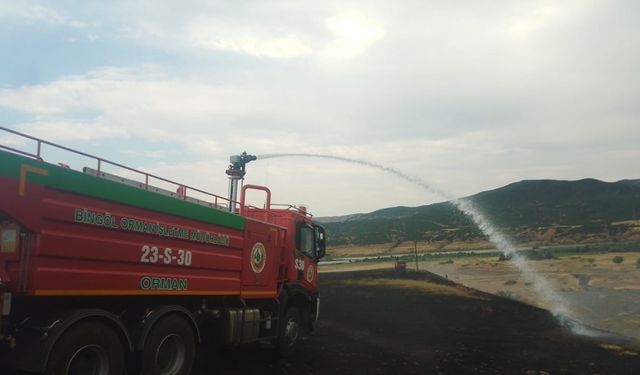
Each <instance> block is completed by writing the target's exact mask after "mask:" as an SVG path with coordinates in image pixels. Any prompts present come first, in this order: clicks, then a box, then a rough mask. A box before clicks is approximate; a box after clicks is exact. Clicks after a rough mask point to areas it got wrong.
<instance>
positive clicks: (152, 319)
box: [133, 305, 202, 350]
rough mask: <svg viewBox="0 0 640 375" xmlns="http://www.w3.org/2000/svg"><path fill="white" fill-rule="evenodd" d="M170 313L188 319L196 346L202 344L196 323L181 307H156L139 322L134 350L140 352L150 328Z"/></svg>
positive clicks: (189, 313)
mask: <svg viewBox="0 0 640 375" xmlns="http://www.w3.org/2000/svg"><path fill="white" fill-rule="evenodd" d="M170 313H178V314H180V315H182V316H185V317H187V318H188V321H189V322H190V323H191V325H192V326H193V330H194V332H195V333H196V338H197V340H198V344H200V343H201V342H202V339H201V337H200V327H199V326H198V324H197V323H196V320H195V319H194V317H193V314H191V312H190V311H189V310H187V309H185V308H184V307H182V306H176V305H166V306H158V307H156V308H154V309H153V310H152V311H151V312H149V313H148V314H147V315H146V316H145V317H144V319H142V321H141V322H140V326H139V328H138V329H136V330H135V333H134V340H133V342H134V346H133V349H134V350H142V349H143V348H144V343H145V342H146V341H147V336H149V333H150V332H151V328H153V326H154V325H155V324H156V322H157V321H158V320H160V318H162V317H164V316H165V315H167V314H170Z"/></svg>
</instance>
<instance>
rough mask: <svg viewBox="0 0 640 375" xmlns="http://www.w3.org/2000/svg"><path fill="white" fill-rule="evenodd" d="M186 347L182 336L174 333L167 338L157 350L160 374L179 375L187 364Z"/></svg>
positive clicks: (157, 363)
mask: <svg viewBox="0 0 640 375" xmlns="http://www.w3.org/2000/svg"><path fill="white" fill-rule="evenodd" d="M185 356H186V347H185V343H184V340H183V339H182V337H181V336H179V335H177V334H175V333H172V334H170V335H168V336H166V337H165V338H164V339H163V340H162V342H161V343H160V345H158V349H157V350H156V369H157V370H158V374H161V375H173V374H177V373H178V372H179V371H180V369H182V366H183V365H184V363H185Z"/></svg>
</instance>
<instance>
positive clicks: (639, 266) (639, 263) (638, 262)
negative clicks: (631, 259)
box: [636, 258, 640, 268]
mask: <svg viewBox="0 0 640 375" xmlns="http://www.w3.org/2000/svg"><path fill="white" fill-rule="evenodd" d="M636 268H640V258H638V259H636Z"/></svg>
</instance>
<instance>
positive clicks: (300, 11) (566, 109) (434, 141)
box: [0, 0, 640, 215]
mask: <svg viewBox="0 0 640 375" xmlns="http://www.w3.org/2000/svg"><path fill="white" fill-rule="evenodd" d="M638 14H640V2H638V1H611V0H602V1H590V0H567V1H562V0H553V1H543V0H540V1H514V0H505V1H480V0H478V1H471V0H469V1H455V0H437V1H427V0H416V1H413V0H402V1H393V2H392V1H344V0H341V1H264V0H263V1H195V0H194V1H187V0H182V1H179V2H177V1H175V2H162V1H151V0H149V1H135V2H133V1H108V2H98V1H95V2H91V1H75V2H74V1H41V2H38V1H27V0H24V1H9V0H0V126H4V127H8V128H11V129H15V130H19V131H23V132H26V133H29V134H32V135H35V136H39V137H43V138H45V139H47V140H50V141H53V142H57V143H60V144H64V145H67V146H70V147H73V148H77V149H80V150H82V151H86V152H89V153H93V154H97V155H99V156H102V157H105V158H108V159H112V160H115V161H118V162H122V163H124V164H128V165H131V166H133V167H137V168H141V169H144V170H147V171H150V172H153V173H157V174H159V175H162V176H166V177H168V178H172V179H176V180H179V181H184V182H185V183H186V184H189V185H193V186H195V187H201V188H204V189H206V190H211V191H213V192H216V193H219V194H221V195H225V194H226V189H227V188H226V186H227V185H226V184H227V181H226V177H225V175H224V170H225V168H226V166H227V163H228V156H229V155H231V154H235V153H239V152H241V151H244V150H246V151H248V152H249V153H253V154H258V155H260V154H272V153H299V152H303V153H322V154H330V155H336V156H341V157H349V158H359V159H365V160H368V161H371V162H374V163H379V164H384V165H387V166H390V167H393V168H396V169H398V170H400V171H402V172H405V173H408V174H410V175H414V176H417V177H420V178H422V179H423V180H425V181H428V182H429V183H431V184H432V185H433V186H435V187H436V188H438V189H440V190H443V191H446V192H447V193H448V194H450V195H452V196H465V195H469V194H473V193H476V192H478V191H481V190H486V189H492V188H496V187H500V186H502V185H505V184H508V183H511V182H515V181H518V180H522V179H540V178H554V179H580V178H585V177H594V178H598V179H602V180H606V181H615V180H619V179H623V178H638V177H640V173H639V172H638V160H640V146H638V143H639V142H640V102H639V100H640V69H639V67H640V42H639V41H640V22H638V16H637V15H638ZM1 139H2V143H3V144H11V145H13V146H15V147H19V148H23V149H29V148H31V150H33V149H34V146H33V144H31V143H26V142H23V141H20V140H17V139H15V138H12V137H7V136H5V135H2V138H1ZM49 155H50V156H49V157H47V153H45V158H47V160H49V161H52V162H59V161H61V162H65V163H68V164H71V166H72V167H73V168H81V167H82V166H83V165H91V163H89V162H88V161H87V162H85V161H80V160H76V159H75V158H71V157H68V156H65V155H62V154H57V153H54V152H51V153H50V154H49ZM83 163H84V164H83ZM247 182H250V183H258V184H267V185H269V186H270V187H271V188H272V190H273V194H274V200H275V201H277V202H282V203H285V202H286V203H304V204H307V205H308V206H310V209H311V210H312V211H313V212H314V213H316V214H319V215H339V214H347V213H354V212H368V211H372V210H375V209H378V208H383V207H388V206H396V205H405V206H415V205H421V204H427V203H431V202H435V201H439V200H441V198H439V197H437V196H434V195H432V194H429V193H427V192H425V191H423V190H422V189H421V188H419V187H417V186H413V185H411V184H407V183H405V182H403V181H401V180H398V179H397V178H395V177H394V176H392V175H388V174H385V173H383V172H380V171H377V170H373V169H367V168H365V167H362V166H360V165H350V164H346V163H342V162H338V161H330V160H319V159H309V158H282V159H269V160H263V161H258V162H255V163H251V164H249V166H248V175H247ZM254 199H258V197H254Z"/></svg>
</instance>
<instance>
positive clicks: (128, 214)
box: [0, 128, 325, 375]
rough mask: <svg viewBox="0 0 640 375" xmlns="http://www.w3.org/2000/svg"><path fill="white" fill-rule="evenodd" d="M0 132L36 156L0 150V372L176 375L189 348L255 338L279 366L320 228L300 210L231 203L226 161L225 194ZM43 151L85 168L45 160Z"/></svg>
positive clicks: (290, 346)
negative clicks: (86, 161)
mask: <svg viewBox="0 0 640 375" xmlns="http://www.w3.org/2000/svg"><path fill="white" fill-rule="evenodd" d="M0 131H4V132H10V133H13V135H17V136H20V137H23V138H24V139H26V140H33V141H35V144H34V146H36V147H37V151H36V152H34V153H33V154H31V153H27V152H23V151H20V150H17V149H14V148H12V147H9V146H8V145H5V146H3V145H0V148H1V149H2V150H0V239H1V247H0V297H1V298H0V367H14V368H19V369H22V370H27V371H35V372H45V371H46V372H47V373H48V374H55V375H77V374H79V375H84V374H98V375H110V374H124V373H125V368H134V370H132V371H131V372H129V373H134V374H138V373H140V374H167V375H169V374H171V375H186V374H189V373H190V372H191V369H192V366H193V362H194V356H195V353H196V350H195V347H196V345H198V344H199V343H212V344H220V345H229V346H234V345H238V344H243V343H249V342H256V341H261V342H265V341H267V342H271V343H273V344H274V346H275V347H276V348H277V351H278V352H279V354H280V355H283V356H285V355H288V354H290V353H291V352H292V351H293V350H294V348H295V346H296V344H297V343H298V341H299V339H300V338H301V337H302V336H303V334H304V333H306V332H307V331H310V330H311V329H312V328H313V326H314V324H315V322H316V319H317V317H318V311H319V303H320V299H319V295H318V289H317V285H318V284H317V263H318V261H319V260H320V259H321V258H322V257H323V256H324V254H325V231H324V229H323V228H322V226H320V225H318V224H316V223H314V222H313V220H312V215H310V214H309V213H308V212H307V211H306V209H303V208H301V209H298V208H296V207H293V206H288V207H287V208H281V209H274V208H272V205H271V192H270V191H269V189H268V188H266V187H264V186H257V185H244V186H243V187H242V189H241V198H240V201H239V202H238V201H236V194H237V192H238V185H239V181H240V180H242V179H243V177H244V174H245V165H246V164H247V163H248V162H249V161H252V160H256V158H255V156H252V155H247V154H246V153H243V154H241V155H236V156H232V157H231V165H230V166H229V169H228V170H227V174H228V175H229V180H230V188H229V192H230V194H229V197H228V198H223V197H220V196H216V195H213V194H210V193H206V192H204V191H200V190H197V189H195V188H192V187H189V186H186V185H183V184H179V183H175V182H173V181H170V180H167V179H164V178H161V177H157V176H154V175H150V174H148V173H144V172H140V171H137V170H135V169H133V168H129V167H126V166H123V165H120V164H117V163H113V162H109V161H107V160H105V159H102V158H98V157H93V156H91V155H88V154H84V153H81V152H78V151H74V150H70V149H68V148H65V147H62V146H58V145H55V144H53V143H50V142H47V141H44V140H42V139H38V138H35V137H31V136H28V135H26V134H22V133H18V132H14V131H12V130H9V129H5V128H0ZM3 139H5V138H4V137H3ZM43 145H47V148H50V147H56V148H58V149H63V150H66V151H70V152H74V153H75V154H80V155H82V156H84V157H91V158H93V159H94V160H96V161H97V169H95V170H94V169H90V168H85V169H84V172H79V171H74V170H72V169H70V168H68V167H67V166H60V165H57V164H51V163H47V162H45V161H44V160H43V158H42V155H41V147H42V146H43ZM36 147H34V148H36ZM107 165H109V166H117V167H119V168H122V169H124V170H126V171H127V173H128V174H130V175H131V174H136V173H137V174H138V175H139V176H140V177H141V179H142V181H135V180H130V179H126V178H122V177H120V176H116V175H112V174H109V173H105V172H104V167H105V166H107ZM203 173H206V172H205V171H203ZM150 180H152V181H161V182H162V183H163V184H164V185H165V186H167V185H172V186H174V188H175V187H177V190H176V191H175V192H173V191H170V190H165V189H162V188H159V187H154V186H152V185H151V184H149V181H150ZM249 189H253V190H259V191H262V192H264V193H265V194H266V201H265V205H264V207H263V208H256V207H251V206H248V205H246V204H245V193H246V191H247V190H249ZM196 193H198V194H199V195H198V196H199V197H207V198H206V199H205V198H203V199H204V200H200V199H196V198H194V197H193V196H194V195H196ZM125 364H127V365H125ZM0 372H2V371H0Z"/></svg>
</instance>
